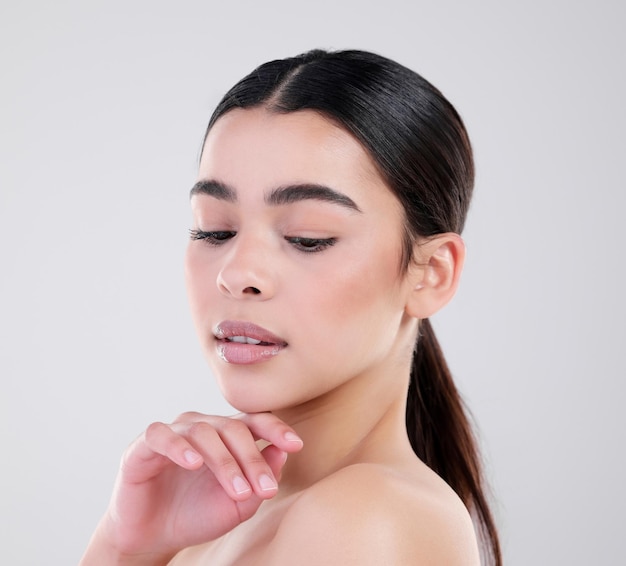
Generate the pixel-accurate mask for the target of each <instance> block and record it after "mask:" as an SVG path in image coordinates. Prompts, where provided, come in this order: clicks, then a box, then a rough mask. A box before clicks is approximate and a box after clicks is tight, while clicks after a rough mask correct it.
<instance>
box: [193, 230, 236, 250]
mask: <svg viewBox="0 0 626 566" xmlns="http://www.w3.org/2000/svg"><path fill="white" fill-rule="evenodd" d="M236 234H237V232H231V231H229V230H216V231H215V232H206V231H205V230H189V237H190V238H191V239H192V240H203V241H205V242H206V243H207V244H211V245H212V246H219V245H221V244H223V243H225V242H226V241H227V240H230V239H231V238H234V237H235V235H236Z"/></svg>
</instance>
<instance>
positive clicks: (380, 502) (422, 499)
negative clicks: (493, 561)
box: [268, 464, 479, 566]
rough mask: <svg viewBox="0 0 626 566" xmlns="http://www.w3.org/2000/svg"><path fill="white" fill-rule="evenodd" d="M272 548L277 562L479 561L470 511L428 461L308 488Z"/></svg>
mask: <svg viewBox="0 0 626 566" xmlns="http://www.w3.org/2000/svg"><path fill="white" fill-rule="evenodd" d="M268 550H269V551H270V554H271V561H270V562H271V563H272V564H276V565H282V564H293V563H294V562H293V560H294V557H295V556H297V557H298V564H301V565H303V566H306V565H308V564H345V565H350V564H359V565H361V566H363V565H368V564H372V565H374V564H376V565H381V564H394V565H402V564H418V565H421V564H424V565H426V564H437V565H441V564H449V565H451V566H452V565H457V564H458V565H461V564H462V565H463V566H467V565H473V564H479V557H478V548H477V543H476V537H475V533H474V528H473V525H472V521H471V518H470V516H469V513H468V512H467V510H466V508H465V506H464V505H463V503H462V502H461V500H460V499H459V498H458V497H457V496H456V494H455V493H454V492H453V491H452V490H451V489H450V487H448V486H447V484H445V482H443V480H441V479H440V478H439V477H438V476H436V474H434V472H432V471H431V470H428V469H427V468H426V467H425V466H424V469H421V468H420V467H418V468H416V469H415V470H409V471H404V472H397V471H394V470H392V469H391V468H388V467H386V466H382V465H377V464H356V465H352V466H348V467H346V468H343V469H342V470H340V471H338V472H336V473H334V474H332V475H331V476H329V477H327V478H326V479H324V480H323V481H321V482H319V483H317V484H315V485H314V486H312V487H310V488H309V489H307V490H306V491H305V492H303V494H302V495H301V496H300V497H299V498H298V500H297V501H296V502H295V503H294V504H293V505H292V506H291V507H290V509H289V511H288V512H287V513H286V515H285V516H284V517H283V520H282V521H281V524H280V527H279V529H278V532H277V534H276V537H275V538H274V540H273V542H272V544H271V548H270V549H268Z"/></svg>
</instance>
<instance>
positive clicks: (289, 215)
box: [83, 51, 501, 566]
mask: <svg viewBox="0 0 626 566" xmlns="http://www.w3.org/2000/svg"><path fill="white" fill-rule="evenodd" d="M473 176H474V171H473V161H472V154H471V148H470V143H469V140H468V137H467V134H466V131H465V129H464V126H463V124H462V122H461V119H460V117H459V116H458V114H457V113H456V111H455V110H454V108H453V107H452V106H451V105H450V103H449V102H448V101H447V100H446V99H445V98H444V97H443V96H442V95H441V93H440V92H439V91H438V90H436V89H435V88H434V87H433V86H432V85H431V84H429V83H428V82H427V81H425V80H424V79H423V78H421V77H420V76H418V75H417V74H415V73H413V72H412V71H410V70H408V69H406V68H404V67H403V66H401V65H399V64H397V63H395V62H393V61H390V60H388V59H385V58H382V57H380V56H377V55H374V54H371V53H366V52H360V51H344V52H333V53H327V52H323V51H313V52H310V53H307V54H304V55H301V56H299V57H295V58H290V59H286V60H281V61H272V62H269V63H267V64H265V65H262V66H261V67H259V68H258V69H256V70H255V71H254V72H252V73H251V74H250V75H248V76H247V77H245V78H244V79H243V80H241V81H240V82H239V83H238V84H237V85H235V86H234V87H233V88H232V89H231V90H230V91H229V92H228V93H227V94H226V96H225V97H224V99H223V100H222V102H221V103H220V105H219V106H218V108H217V109H216V111H215V113H214V114H213V117H212V118H211V121H210V123H209V127H208V130H207V134H206V138H205V142H204V148H203V152H202V157H201V162H200V168H199V175H198V182H197V184H196V185H195V186H194V187H193V189H192V190H191V208H192V217H193V221H192V222H193V225H192V229H191V239H190V242H189V247H188V250H187V255H186V277H187V283H188V292H189V297H190V303H191V309H192V312H193V318H194V321H195V325H196V329H197V333H198V336H199V339H200V344H201V346H202V348H203V350H204V353H205V354H206V357H207V360H208V362H209V365H210V367H211V369H212V371H213V373H214V375H215V376H216V378H217V380H218V382H219V386H220V388H221V390H222V392H223V394H224V396H225V398H226V399H227V401H228V402H229V403H230V404H231V405H232V406H233V407H235V408H236V409H237V410H239V411H241V414H239V415H237V416H234V417H232V418H226V417H216V416H208V415H203V414H199V413H186V414H183V415H182V416H180V417H179V418H178V419H177V420H176V421H174V422H173V423H171V424H163V423H154V424H152V425H150V426H149V427H148V428H147V430H146V431H145V432H144V433H143V434H142V435H141V436H140V437H139V438H138V439H137V440H136V441H135V442H134V443H133V444H132V445H131V446H130V447H129V448H128V450H127V452H126V454H125V456H124V458H123V462H122V465H121V469H120V472H119V476H118V479H117V483H116V487H115V491H114V494H113V496H112V499H111V503H110V506H109V508H108V510H107V512H106V513H105V515H104V517H103V518H102V520H101V522H100V524H99V526H98V528H97V530H96V532H95V533H94V535H93V538H92V540H91V542H90V545H89V547H88V549H87V552H86V554H85V556H84V558H83V564H85V565H89V564H151V565H152V564H168V563H169V564H172V565H182V564H219V565H222V564H224V565H234V564H245V565H273V566H282V565H285V566H292V565H294V564H298V565H299V566H307V565H318V564H337V565H350V564H354V565H359V566H363V565H376V566H380V565H381V564H393V565H404V564H418V565H422V564H424V565H426V564H433V565H444V564H445V565H472V564H479V563H480V558H479V555H480V554H481V551H482V555H483V557H484V560H485V562H487V563H492V564H500V563H501V558H500V551H499V545H498V538H497V533H496V529H495V526H494V522H493V520H492V517H491V514H490V512H489V508H488V505H487V501H486V496H485V493H484V491H483V484H482V479H481V466H480V461H479V458H478V455H477V450H476V446H475V442H474V439H473V436H472V433H471V430H470V426H469V423H468V420H467V418H466V416H465V414H464V410H463V406H462V402H461V400H460V398H459V395H458V393H457V391H456V389H455V386H454V384H453V382H452V379H451V376H450V372H449V370H448V368H447V366H446V363H445V360H444V358H443V356H442V354H441V351H440V349H439V346H438V343H437V340H436V338H435V336H434V334H433V329H432V327H431V325H430V324H429V321H428V318H429V317H430V316H431V315H432V314H434V313H435V312H437V311H438V310H439V309H440V308H441V307H443V306H444V305H445V304H446V303H447V302H448V301H449V300H450V299H451V298H452V296H453V295H454V293H455V291H456V288H457V285H458V282H459V276H460V273H461V268H462V265H463V259H464V245H463V241H462V239H461V237H460V235H459V234H460V233H461V230H462V228H463V223H464V220H465V215H466V212H467V209H468V206H469V201H470V196H471V192H472V186H473ZM472 519H473V520H472ZM478 541H481V542H480V544H479V543H478ZM479 547H480V550H479Z"/></svg>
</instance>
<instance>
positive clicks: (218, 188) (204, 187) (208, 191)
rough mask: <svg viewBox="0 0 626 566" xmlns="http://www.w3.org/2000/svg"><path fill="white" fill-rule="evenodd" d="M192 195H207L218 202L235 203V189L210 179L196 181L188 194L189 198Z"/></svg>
mask: <svg viewBox="0 0 626 566" xmlns="http://www.w3.org/2000/svg"><path fill="white" fill-rule="evenodd" d="M194 195H207V196H210V197H214V198H216V199H219V200H225V201H228V202H237V193H236V191H235V189H233V188H232V187H229V186H228V185H226V184H224V183H221V182H220V181H214V180H212V179H209V180H205V181H198V182H197V183H196V184H195V185H194V186H193V187H192V188H191V191H190V192H189V197H190V198H191V197H193V196H194Z"/></svg>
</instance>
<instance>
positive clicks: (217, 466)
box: [82, 413, 302, 565]
mask: <svg viewBox="0 0 626 566" xmlns="http://www.w3.org/2000/svg"><path fill="white" fill-rule="evenodd" d="M257 440H265V441H267V442H269V443H270V445H269V446H267V447H266V448H265V449H263V450H262V451H260V450H259V447H258V446H257V444H256V441H257ZM301 448H302V441H301V440H300V439H299V437H298V436H297V435H296V434H295V432H294V431H293V429H291V428H290V427H288V426H287V425H286V424H285V423H283V422H282V421H281V420H280V419H278V418H277V417H275V416H274V415H272V414H270V413H258V414H250V415H238V416H236V417H233V418H227V417H214V416H208V415H202V414H200V413H185V414H183V415H181V416H180V417H179V418H178V419H177V420H176V421H174V422H173V423H172V424H163V423H153V424H151V425H150V426H149V427H148V428H147V430H146V431H145V432H144V433H143V434H142V435H141V436H140V437H139V438H138V439H137V440H135V442H133V443H132V444H131V446H130V447H129V448H128V450H127V451H126V453H125V454H124V457H123V459H122V463H121V467H120V471H119V474H118V478H117V481H116V484H115V489H114V491H113V496H112V498H111V502H110V504H109V508H108V509H107V512H106V514H105V516H104V517H103V519H102V521H101V522H100V525H99V526H98V529H97V531H96V533H95V534H94V537H93V538H92V541H91V543H90V546H89V548H88V549H87V553H86V554H85V556H84V557H83V561H82V564H84V565H89V564H102V563H104V562H102V561H100V562H98V561H97V558H98V557H100V559H102V556H103V554H105V553H106V554H107V555H108V556H111V557H112V556H116V562H117V563H120V564H121V563H128V564H134V563H137V564H139V563H149V564H158V563H166V562H167V561H168V560H169V559H170V558H171V557H172V556H173V555H174V554H176V553H177V552H178V551H179V550H181V549H183V548H185V547H188V546H192V545H195V544H200V543H203V542H207V541H210V540H213V539H216V538H218V537H220V536H221V535H223V534H225V533H227V532H228V531H230V530H231V529H233V528H234V527H236V526H237V525H239V524H240V523H241V522H243V521H245V520H246V519H249V518H250V517H251V516H252V515H254V513H255V512H256V511H257V509H258V508H259V505H260V504H261V502H262V501H263V500H264V499H269V498H271V497H273V496H274V495H275V494H276V492H277V490H278V484H277V480H278V479H279V478H280V471H281V469H282V467H283V464H284V463H285V460H286V458H287V453H290V452H297V451H298V450H300V449H301Z"/></svg>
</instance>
